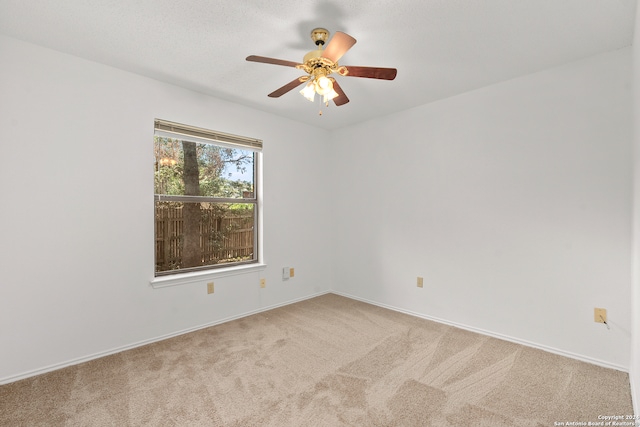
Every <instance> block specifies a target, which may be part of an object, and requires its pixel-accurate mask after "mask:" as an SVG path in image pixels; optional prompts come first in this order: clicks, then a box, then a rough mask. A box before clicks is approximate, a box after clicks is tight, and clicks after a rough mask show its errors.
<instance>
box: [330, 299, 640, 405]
mask: <svg viewBox="0 0 640 427" xmlns="http://www.w3.org/2000/svg"><path fill="white" fill-rule="evenodd" d="M331 293H333V294H336V295H340V296H343V297H346V298H351V299H354V300H357V301H362V302H365V303H367V304H372V305H376V306H378V307H382V308H387V309H389V310H393V311H397V312H400V313H404V314H408V315H410V316H414V317H419V318H421V319H425V320H431V321H433V322H438V323H442V324H445V325H449V326H453V327H456V328H459V329H464V330H467V331H470V332H476V333H478V334H481V335H486V336H490V337H493V338H498V339H501V340H504V341H509V342H512V343H515V344H522V345H524V346H527V347H532V348H536V349H539V350H543V351H546V352H549V353H553V354H557V355H559V356H564V357H569V358H571V359H576V360H579V361H581V362H586V363H590V364H592V365H597V366H602V367H604V368H609V369H615V370H617V371H622V372H627V373H628V372H629V369H628V368H626V367H624V366H620V365H617V364H615V363H609V362H605V361H603V360H599V359H594V358H591V357H587V356H584V355H581V354H576V353H571V352H569V351H565V350H560V349H557V348H553V347H548V346H546V345H542V344H538V343H534V342H530V341H526V340H522V339H519V338H514V337H510V336H507V335H502V334H499V333H495V332H491V331H486V330H484V329H480V328H475V327H472V326H468V325H463V324H460V323H456V322H451V321H449V320H445V319H439V318H437V317H432V316H427V315H424V314H421V313H416V312H413V311H410V310H405V309H403V308H398V307H394V306H391V305H388V304H383V303H380V302H377V301H371V300H368V299H366V298H360V297H357V296H355V295H351V294H347V293H344V292H338V291H335V290H332V291H331ZM631 390H632V391H633V387H632V388H631ZM634 402H635V400H634ZM636 413H638V412H636Z"/></svg>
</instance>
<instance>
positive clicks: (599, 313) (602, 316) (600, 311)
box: [593, 308, 607, 323]
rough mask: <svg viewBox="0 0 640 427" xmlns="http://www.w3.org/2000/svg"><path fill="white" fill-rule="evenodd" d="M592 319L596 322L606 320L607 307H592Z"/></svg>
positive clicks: (604, 321)
mask: <svg viewBox="0 0 640 427" xmlns="http://www.w3.org/2000/svg"><path fill="white" fill-rule="evenodd" d="M593 321H594V322H597V323H606V322H607V309H606V308H594V309H593Z"/></svg>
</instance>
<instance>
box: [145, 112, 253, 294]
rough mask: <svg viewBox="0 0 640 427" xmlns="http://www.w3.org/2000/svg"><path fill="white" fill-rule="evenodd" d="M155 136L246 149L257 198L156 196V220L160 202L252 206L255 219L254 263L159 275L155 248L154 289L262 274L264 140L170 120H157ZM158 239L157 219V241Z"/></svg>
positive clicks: (169, 271)
mask: <svg viewBox="0 0 640 427" xmlns="http://www.w3.org/2000/svg"><path fill="white" fill-rule="evenodd" d="M154 136H161V137H168V138H172V139H178V140H184V141H189V142H195V143H200V144H211V145H216V146H219V147H224V148H233V149H242V150H249V151H253V152H254V157H253V194H252V197H249V198H245V197H242V198H228V197H211V196H187V195H165V194H155V188H154V197H153V211H154V218H155V212H156V207H157V202H159V201H173V202H202V203H207V202H208V203H246V204H252V205H253V209H254V215H253V216H254V218H253V231H254V232H253V249H254V251H253V252H254V255H253V259H251V260H245V261H238V262H233V263H223V264H212V265H203V266H198V267H190V268H184V269H178V270H166V271H160V272H158V271H156V265H155V263H156V252H155V247H154V255H153V265H154V267H153V270H154V273H153V274H154V277H153V279H152V280H151V285H152V286H153V287H154V288H156V287H165V286H174V285H179V284H183V283H190V282H196V281H202V280H206V279H208V278H213V277H225V276H232V275H236V274H243V273H246V272H251V271H256V270H262V269H264V268H265V267H266V265H265V264H264V263H263V258H262V175H261V171H262V140H260V139H257V138H248V137H243V136H238V135H232V134H228V133H223V132H218V131H212V130H209V129H204V128H198V127H195V126H190V125H184V124H180V123H176V122H170V121H167V120H161V119H155V120H154ZM156 236H157V230H156V221H155V219H154V241H155V238H156Z"/></svg>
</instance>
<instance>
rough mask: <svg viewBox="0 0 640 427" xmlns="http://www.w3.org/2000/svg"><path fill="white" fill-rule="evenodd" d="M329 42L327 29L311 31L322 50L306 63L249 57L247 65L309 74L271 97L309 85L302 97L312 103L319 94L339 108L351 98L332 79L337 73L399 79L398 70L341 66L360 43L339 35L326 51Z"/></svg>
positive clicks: (330, 42) (303, 61) (315, 52)
mask: <svg viewBox="0 0 640 427" xmlns="http://www.w3.org/2000/svg"><path fill="white" fill-rule="evenodd" d="M328 38H329V31H328V30H326V29H324V28H315V29H313V30H312V31H311V39H312V40H313V42H314V43H315V44H316V46H318V49H316V50H312V51H311V52H309V53H307V54H306V55H305V56H304V58H303V60H302V63H299V62H293V61H285V60H282V59H275V58H267V57H265V56H256V55H250V56H247V61H251V62H262V63H265V64H274V65H284V66H285V67H295V68H297V69H299V70H302V71H304V72H305V73H307V75H306V76H301V77H298V78H297V79H295V80H293V81H291V82H289V83H287V84H286V85H284V86H282V87H281V88H279V89H276V90H274V91H273V92H271V93H270V94H269V95H268V96H269V97H271V98H278V97H280V96H282V95H284V94H285V93H287V92H289V91H291V90H293V89H295V88H296V87H298V86H300V85H301V84H303V83H307V84H306V85H305V87H304V88H303V89H302V90H301V91H300V93H301V94H302V95H303V96H304V97H305V98H307V99H308V100H309V101H313V100H314V99H315V95H316V94H318V95H320V96H321V97H322V100H323V102H324V103H325V105H329V101H330V100H333V102H334V103H335V104H336V106H340V105H344V104H346V103H347V102H349V98H347V95H345V93H344V91H343V90H342V88H341V87H340V85H339V84H338V82H337V81H336V79H334V78H333V77H330V75H331V74H333V73H337V74H339V75H341V76H345V77H347V76H348V77H365V78H369V79H381V80H393V79H395V78H396V74H397V73H398V70H396V69H395V68H379V67H358V66H351V65H346V66H345V65H339V64H338V60H339V59H340V58H342V55H344V54H345V53H346V52H347V51H348V50H349V49H351V47H352V46H353V45H354V44H356V39H354V38H353V37H351V36H350V35H348V34H346V33H343V32H340V31H337V32H336V33H335V34H334V36H333V37H332V38H331V40H330V41H329V44H327V47H326V48H324V49H323V47H324V44H325V42H326V40H327V39H328ZM320 114H322V111H320Z"/></svg>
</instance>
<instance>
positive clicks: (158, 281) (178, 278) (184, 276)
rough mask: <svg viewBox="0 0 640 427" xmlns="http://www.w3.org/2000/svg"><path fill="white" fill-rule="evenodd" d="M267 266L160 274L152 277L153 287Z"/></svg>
mask: <svg viewBox="0 0 640 427" xmlns="http://www.w3.org/2000/svg"><path fill="white" fill-rule="evenodd" d="M265 268H267V265H266V264H246V265H237V266H234V267H226V268H217V269H214V270H206V271H196V272H193V273H178V274H173V275H171V276H160V277H154V278H153V279H151V282H150V284H151V287H152V288H154V289H159V288H166V287H168V286H179V285H186V284H188V283H194V282H203V281H206V280H210V279H218V278H220V277H227V276H236V275H238V274H247V273H253V272H255V271H262V270H264V269H265Z"/></svg>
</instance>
